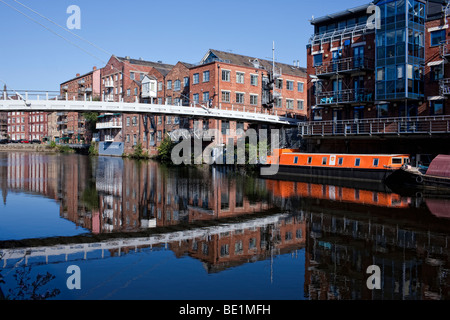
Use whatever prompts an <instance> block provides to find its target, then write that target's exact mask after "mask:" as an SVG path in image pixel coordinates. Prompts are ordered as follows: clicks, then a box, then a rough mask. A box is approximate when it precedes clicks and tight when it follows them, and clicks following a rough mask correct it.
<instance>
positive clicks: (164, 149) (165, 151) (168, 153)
mask: <svg viewBox="0 0 450 320" xmlns="http://www.w3.org/2000/svg"><path fill="white" fill-rule="evenodd" d="M174 146H175V144H174V143H173V141H172V139H170V137H169V136H166V137H165V138H164V140H163V141H161V144H160V145H159V147H158V157H157V158H158V160H159V161H161V162H162V163H172V150H173V147H174Z"/></svg>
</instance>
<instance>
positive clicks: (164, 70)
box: [116, 57, 174, 76]
mask: <svg viewBox="0 0 450 320" xmlns="http://www.w3.org/2000/svg"><path fill="white" fill-rule="evenodd" d="M116 58H117V60H119V61H121V62H123V61H128V62H129V63H130V64H134V65H138V66H147V67H153V68H155V69H156V70H158V71H159V72H160V73H161V74H162V75H163V76H166V75H167V74H168V73H169V72H170V70H172V68H173V67H174V65H172V64H165V63H162V62H153V61H146V60H141V59H131V58H129V57H116Z"/></svg>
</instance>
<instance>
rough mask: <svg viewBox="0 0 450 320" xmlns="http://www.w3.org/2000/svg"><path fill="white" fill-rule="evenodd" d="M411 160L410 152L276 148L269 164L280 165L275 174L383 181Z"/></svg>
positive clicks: (280, 175) (268, 160) (277, 175)
mask: <svg viewBox="0 0 450 320" xmlns="http://www.w3.org/2000/svg"><path fill="white" fill-rule="evenodd" d="M409 161H410V156H409V155H407V154H325V153H301V152H300V151H298V150H293V149H277V150H274V154H273V155H272V156H269V157H267V162H266V165H272V166H273V165H276V164H278V165H279V168H278V173H277V174H276V175H275V176H276V177H290V178H292V177H326V178H328V179H339V180H354V181H377V182H382V181H384V180H385V179H386V178H387V177H388V176H389V175H390V174H392V173H393V172H395V171H397V170H398V169H400V168H401V167H402V166H403V165H404V164H407V163H409Z"/></svg>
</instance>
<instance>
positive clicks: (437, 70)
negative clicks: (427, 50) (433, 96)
mask: <svg viewBox="0 0 450 320" xmlns="http://www.w3.org/2000/svg"><path fill="white" fill-rule="evenodd" d="M441 79H444V64H443V63H441V64H440V65H437V66H432V67H431V80H432V81H438V80H441Z"/></svg>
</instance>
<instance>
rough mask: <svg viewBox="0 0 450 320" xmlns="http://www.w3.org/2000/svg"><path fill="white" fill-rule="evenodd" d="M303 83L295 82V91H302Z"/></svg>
mask: <svg viewBox="0 0 450 320" xmlns="http://www.w3.org/2000/svg"><path fill="white" fill-rule="evenodd" d="M304 86H305V84H304V83H303V82H297V91H298V92H303V90H304Z"/></svg>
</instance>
